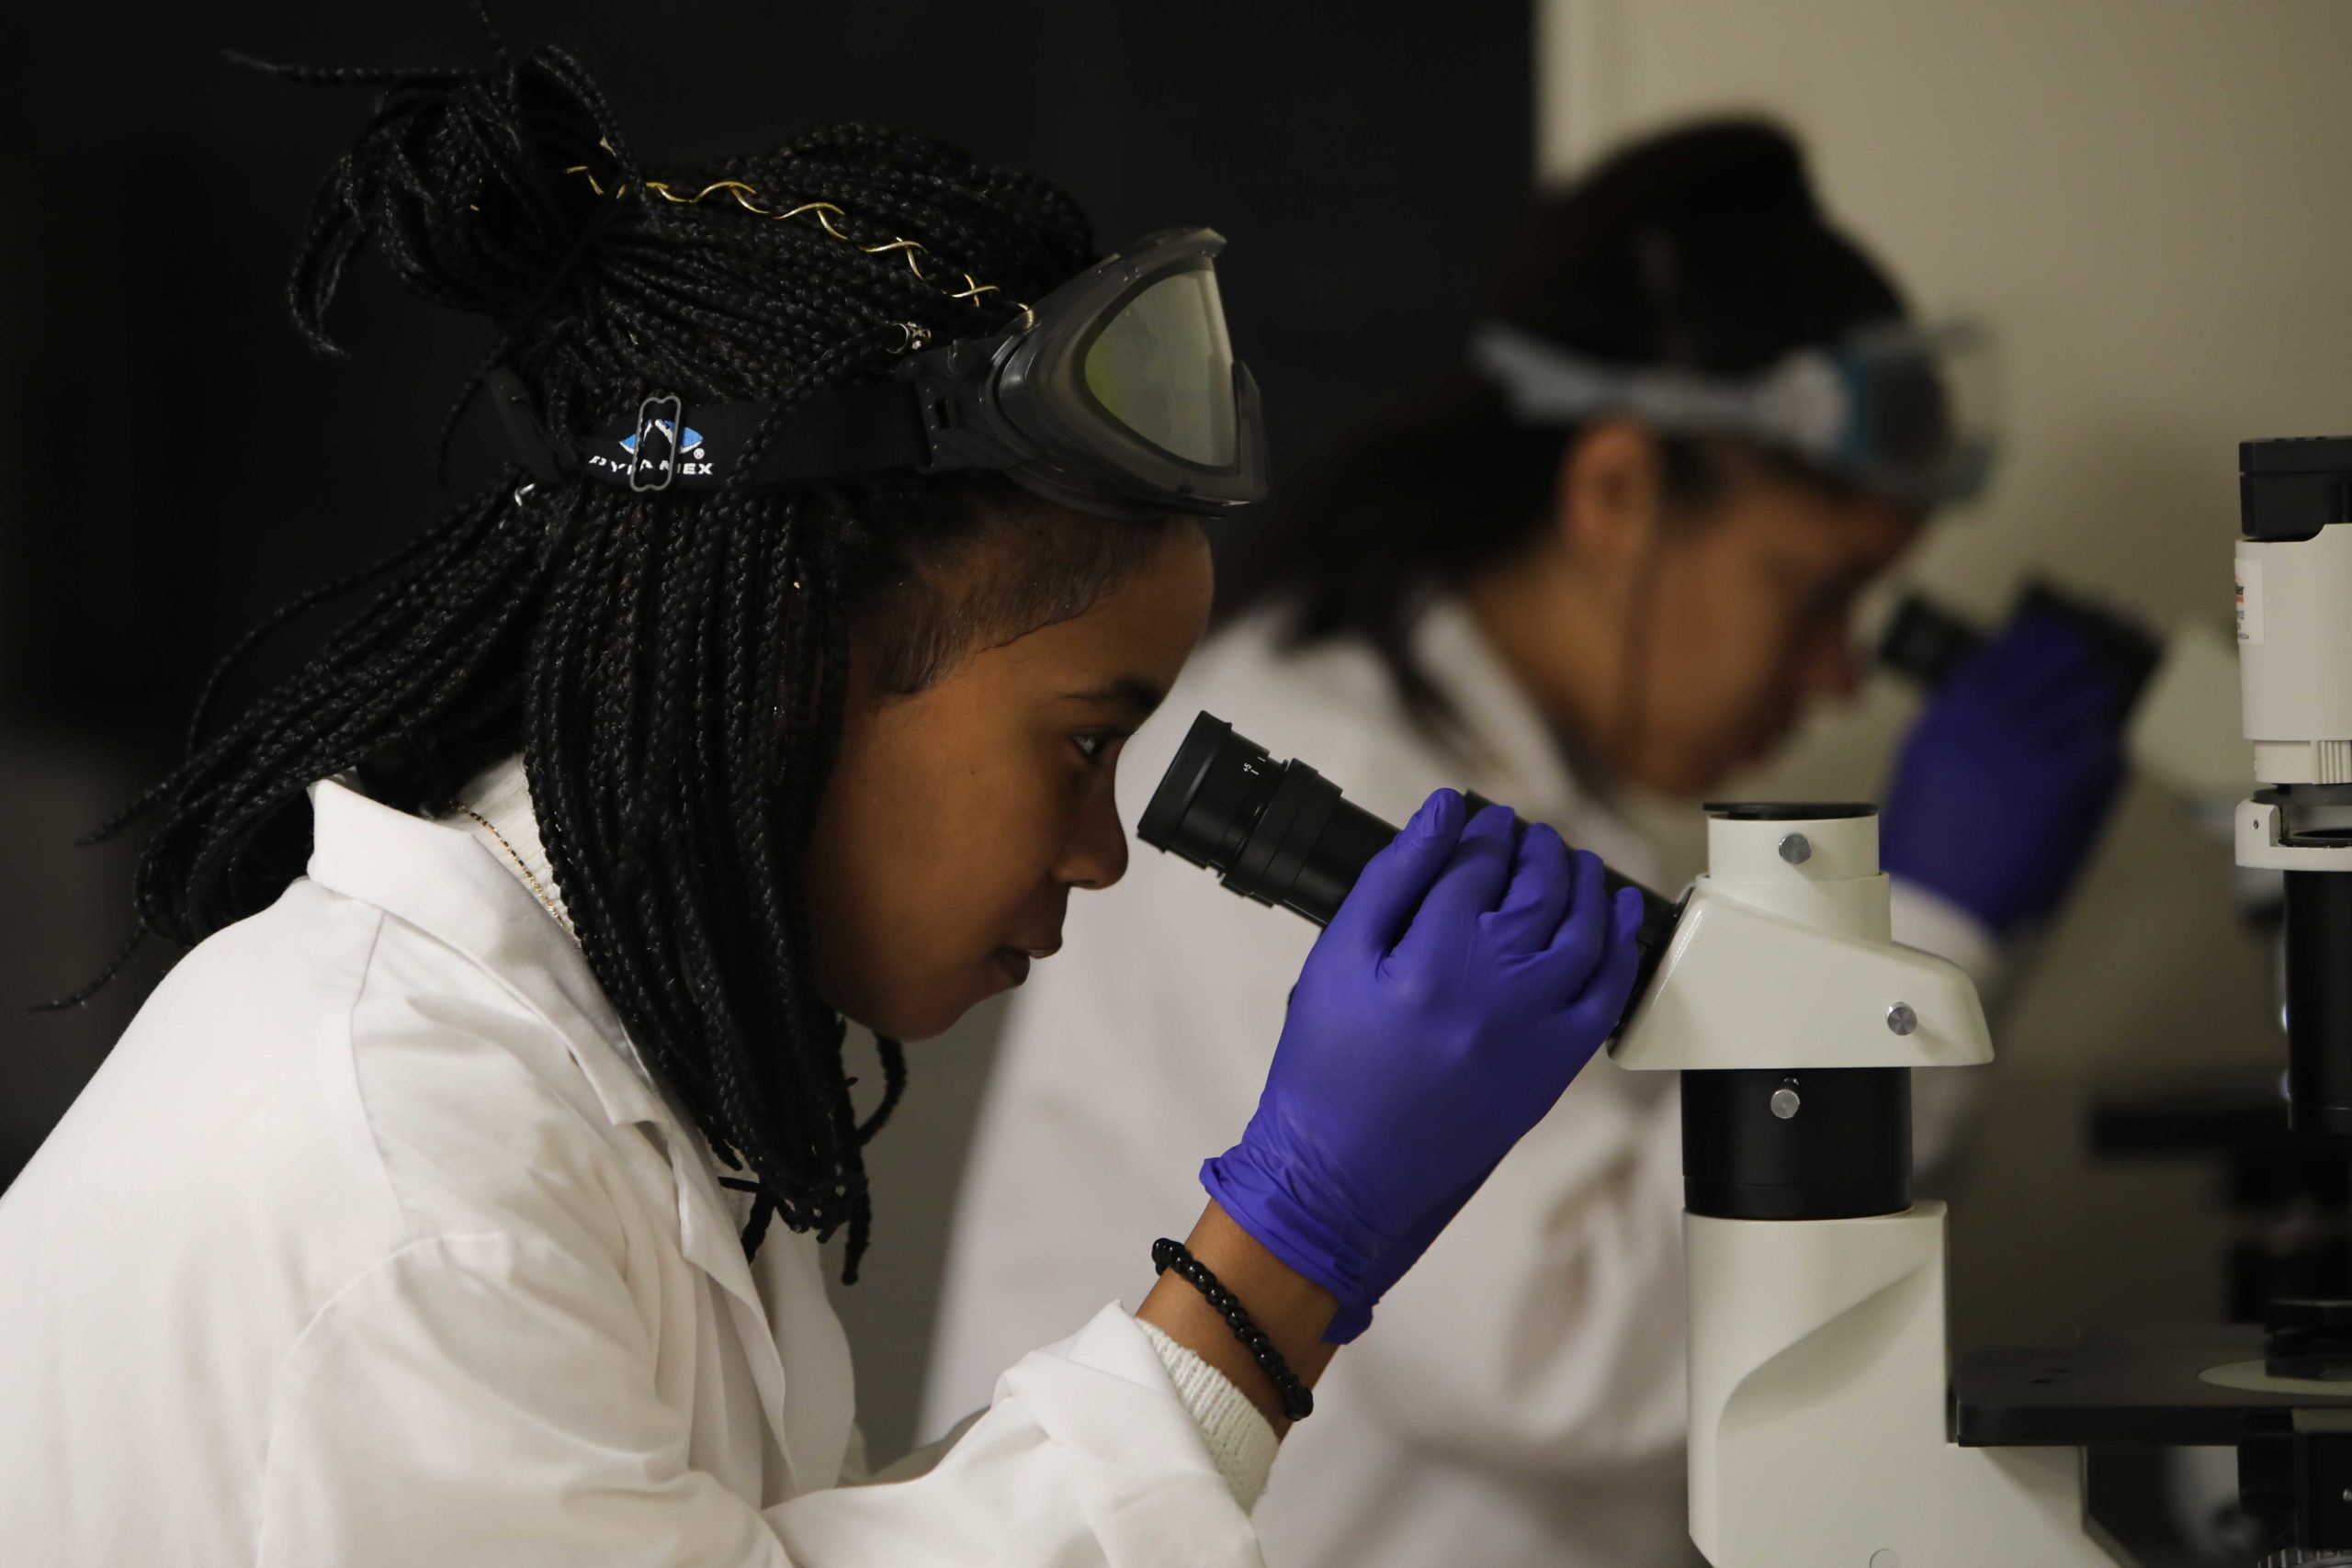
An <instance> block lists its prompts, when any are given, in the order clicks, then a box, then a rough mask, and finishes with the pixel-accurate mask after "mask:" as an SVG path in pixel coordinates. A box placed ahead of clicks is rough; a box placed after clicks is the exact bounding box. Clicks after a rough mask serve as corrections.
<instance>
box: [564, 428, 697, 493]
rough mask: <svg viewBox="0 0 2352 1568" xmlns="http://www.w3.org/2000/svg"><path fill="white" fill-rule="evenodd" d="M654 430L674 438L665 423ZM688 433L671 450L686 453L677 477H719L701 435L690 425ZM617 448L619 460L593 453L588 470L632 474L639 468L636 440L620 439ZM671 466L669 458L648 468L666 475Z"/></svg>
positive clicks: (589, 458)
mask: <svg viewBox="0 0 2352 1568" xmlns="http://www.w3.org/2000/svg"><path fill="white" fill-rule="evenodd" d="M653 428H654V429H656V430H658V431H660V432H661V433H662V434H663V435H673V434H674V431H673V426H672V425H671V423H670V422H669V421H668V420H666V419H657V420H655V421H653ZM685 429H686V435H685V439H684V441H683V442H680V443H678V444H677V445H676V446H673V448H672V450H673V452H681V453H683V456H682V457H680V458H679V459H678V472H677V477H678V478H680V479H710V478H712V477H713V476H715V475H716V474H717V473H718V465H717V464H716V463H715V462H713V461H712V460H710V458H709V457H708V455H707V454H708V449H707V447H706V446H704V445H703V439H702V432H701V431H699V430H696V429H695V427H694V426H693V425H691V424H689V425H687V426H686V427H685ZM618 446H620V449H621V456H620V457H607V456H606V455H605V454H604V453H602V452H592V453H590V454H589V455H588V466H589V467H590V468H609V469H611V470H612V471H613V472H614V473H616V474H626V473H628V472H630V471H631V470H632V469H633V468H635V467H636V464H637V437H636V436H635V435H624V436H622V437H621V438H620V441H619V442H618ZM670 463H671V459H670V458H669V457H663V458H661V459H660V460H659V461H656V462H651V463H648V464H647V465H646V467H647V468H649V469H650V470H651V471H652V472H654V473H657V474H666V473H668V472H669V471H670Z"/></svg>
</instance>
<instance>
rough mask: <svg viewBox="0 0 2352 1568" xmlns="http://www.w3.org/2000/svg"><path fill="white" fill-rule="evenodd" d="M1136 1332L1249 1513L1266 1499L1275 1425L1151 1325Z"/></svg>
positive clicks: (1221, 1377)
mask: <svg viewBox="0 0 2352 1568" xmlns="http://www.w3.org/2000/svg"><path fill="white" fill-rule="evenodd" d="M1136 1327H1138V1328H1140V1329H1142V1330H1143V1335H1144V1337H1145V1338H1147V1339H1148V1340H1150V1341H1151V1348H1153V1349H1154V1350H1157V1351H1159V1360H1160V1364H1161V1365H1162V1366H1164V1367H1166V1368H1167V1369H1168V1381H1169V1382H1172V1383H1174V1384H1175V1385H1176V1397H1177V1398H1179V1399H1181V1400H1182V1401H1183V1402H1184V1408H1185V1409H1186V1410H1188V1411H1190V1412H1191V1413H1192V1416H1193V1421H1194V1423H1195V1424H1197V1425H1198V1426H1199V1427H1200V1428H1201V1439H1202V1440H1203V1441H1204V1442H1205V1443H1207V1444H1208V1448H1209V1458H1210V1459H1211V1460H1213V1461H1216V1472H1217V1473H1218V1474H1219V1475H1221V1476H1223V1477H1224V1478H1225V1484H1226V1487H1227V1490H1229V1491H1230V1492H1232V1494H1233V1500H1234V1501H1235V1502H1236V1503H1238V1504H1239V1505H1240V1506H1241V1511H1242V1512H1243V1513H1245V1514H1246V1513H1248V1512H1249V1511H1250V1509H1252V1508H1254V1507H1256V1506H1258V1499H1259V1498H1260V1497H1261V1496H1263V1495H1265V1492H1266V1478H1267V1476H1268V1475H1269V1474H1271V1473H1272V1471H1273V1468H1274V1453H1275V1451H1276V1450H1277V1449H1279V1448H1280V1446H1281V1439H1280V1438H1276V1437H1275V1436H1274V1427H1273V1423H1272V1422H1271V1421H1268V1420H1267V1419H1266V1417H1265V1416H1264V1415H1263V1414H1262V1413H1261V1412H1260V1410H1259V1409H1258V1407H1257V1406H1256V1405H1254V1404H1250V1396H1249V1395H1247V1394H1245V1393H1242V1392H1241V1391H1240V1390H1239V1389H1238V1388H1237V1387H1235V1386H1234V1382H1233V1380H1232V1379H1231V1378H1228V1377H1227V1376H1226V1375H1225V1374H1224V1373H1223V1372H1221V1371H1217V1370H1216V1368H1215V1367H1212V1366H1210V1365H1209V1364H1208V1363H1207V1362H1206V1361H1204V1360H1203V1359H1201V1358H1200V1357H1198V1356H1196V1355H1194V1354H1193V1352H1192V1351H1190V1350H1188V1349H1186V1348H1184V1347H1183V1346H1182V1345H1179V1344H1178V1343H1176V1341H1175V1340H1173V1339H1171V1338H1170V1337H1168V1336H1167V1335H1166V1334H1164V1333H1162V1332H1161V1331H1160V1330H1159V1329H1158V1328H1155V1327H1154V1326H1152V1325H1150V1324H1148V1323H1145V1322H1143V1321H1142V1320H1141V1319H1137V1320H1136Z"/></svg>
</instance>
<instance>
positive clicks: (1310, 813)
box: [1136, 713, 1678, 996]
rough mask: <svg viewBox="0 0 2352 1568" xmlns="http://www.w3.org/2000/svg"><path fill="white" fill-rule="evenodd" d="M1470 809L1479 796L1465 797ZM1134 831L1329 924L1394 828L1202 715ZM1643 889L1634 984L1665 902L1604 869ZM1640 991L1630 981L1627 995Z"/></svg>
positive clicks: (1663, 925) (1670, 915) (1646, 965)
mask: <svg viewBox="0 0 2352 1568" xmlns="http://www.w3.org/2000/svg"><path fill="white" fill-rule="evenodd" d="M1470 801H1471V804H1472V806H1473V807H1478V806H1483V805H1486V804H1488V803H1487V802H1485V801H1482V800H1480V799H1479V798H1478V797H1477V796H1476V795H1472V796H1470ZM1136 834H1137V835H1138V836H1139V837H1140V838H1141V839H1142V840H1143V841H1144V842H1145V843H1147V844H1149V845H1150V846H1151V847H1152V848H1154V849H1156V850H1165V851H1167V852H1170V853H1171V854H1175V855H1178V856H1181V857H1182V858H1183V859H1185V860H1188V861H1191V862H1192V863H1193V864H1194V865H1197V866H1202V867H1204V868H1206V869H1207V870H1210V871H1214V872H1216V874H1217V875H1218V878H1219V879H1220V880H1221V881H1223V883H1224V884H1225V886H1227V887H1229V888H1231V889H1232V890H1233V891H1234V892H1236V893H1238V894H1240V895H1242V896H1243V897H1248V898H1254V899H1256V900H1257V901H1258V902H1259V903H1261V904H1274V905H1279V906H1281V907H1282V908H1286V909H1291V910H1294V911H1295V912H1296V913H1298V914H1301V915H1304V916H1306V918H1307V919H1310V920H1313V921H1314V922H1315V923H1316V924H1317V925H1318V926H1320V925H1329V924H1330V922H1331V917H1332V916H1333V915H1334V914H1336V913H1338V912H1339V908H1340V902H1341V900H1343V899H1345V898H1346V897H1347V896H1348V890H1349V889H1350V888H1351V887H1353V886H1355V885H1356V878H1357V877H1358V876H1359V875H1361V874H1363V868H1364V866H1365V864H1366V863H1368V862H1369V861H1371V859H1372V857H1373V856H1374V855H1376V854H1378V853H1379V852H1381V850H1382V849H1383V848H1384V847H1385V845H1386V844H1387V843H1388V841H1389V840H1392V839H1394V838H1395V837H1396V836H1397V829H1396V828H1395V827H1394V826H1393V825H1392V824H1390V823H1388V822H1385V821H1383V820H1382V819H1381V818H1377V817H1374V815H1373V814H1372V813H1371V812H1369V811H1366V810H1365V809H1363V807H1360V806H1356V805H1353V804H1351V803H1350V802H1349V801H1347V800H1345V799H1343V798H1342V797H1341V795H1340V786H1339V785H1337V784H1333V783H1331V782H1330V781H1329V779H1326V778H1325V777H1324V776H1323V775H1322V774H1320V773H1317V772H1316V771H1315V770H1314V769H1313V768H1310V767H1308V766H1307V765H1306V763H1304V762H1301V761H1287V762H1283V761H1275V760H1274V759H1273V758H1272V757H1271V756H1269V755H1268V754H1267V751H1266V749H1265V748H1264V747H1263V746H1261V745H1259V744H1258V743H1257V742H1255V741H1253V740H1251V739H1248V738H1247V737H1246V736H1242V735H1238V734H1236V733H1235V732H1234V728H1233V727H1232V726H1231V725H1229V724H1227V723H1226V722H1225V721H1224V720H1223V719H1221V718H1217V717H1216V716H1214V715H1211V714H1205V713H1204V714H1203V715H1201V716H1199V717H1198V718H1196V719H1194V720H1193V728H1192V732H1191V733H1190V734H1188V735H1186V736H1185V737H1184V743H1183V744H1182V746H1180V747H1178V748H1177V749H1176V759H1175V761H1172V762H1170V763H1169V765H1168V772H1167V773H1165V774H1164V775H1163V776H1162V777H1161V779H1160V781H1159V788H1158V789H1156V790H1154V791H1153V792H1152V796H1151V801H1150V803H1149V804H1148V805H1147V806H1146V807H1144V811H1143V819H1142V820H1141V821H1140V822H1138V823H1137V824H1136ZM1604 880H1605V881H1606V883H1607V885H1608V886H1609V890H1610V892H1611V894H1612V895H1613V894H1614V893H1615V892H1616V891H1617V889H1619V888H1621V887H1633V888H1637V889H1639V891H1640V893H1641V895H1642V906H1643V915H1642V930H1641V934H1640V936H1639V937H1638V938H1637V939H1636V940H1637V941H1638V942H1639V943H1640V945H1641V948H1642V968H1641V976H1642V985H1643V986H1646V985H1647V983H1648V979H1649V975H1650V971H1651V970H1652V969H1653V968H1654V967H1655V966H1656V964H1657V960H1658V959H1659V958H1660V957H1662V956H1663V955H1664V954H1665V952H1666V943H1667V940H1668V938H1669V937H1670V936H1672V935H1673V933H1674V918H1675V915H1676V913H1677V912H1678V911H1677V908H1676V906H1675V905H1674V903H1673V902H1672V901H1671V900H1669V899H1667V898H1665V897H1660V896H1659V895H1658V894H1657V893H1654V892H1652V891H1651V890H1650V889H1648V888H1646V887H1643V886H1641V884H1639V883H1637V882H1634V881H1632V880H1630V879H1629V878H1626V877H1623V876H1620V875H1618V874H1616V873H1615V872H1614V871H1611V872H1608V873H1607V874H1606V875H1605V877H1604ZM1639 994H1640V989H1639V988H1638V987H1637V988H1636V991H1635V995H1636V996H1638V995H1639Z"/></svg>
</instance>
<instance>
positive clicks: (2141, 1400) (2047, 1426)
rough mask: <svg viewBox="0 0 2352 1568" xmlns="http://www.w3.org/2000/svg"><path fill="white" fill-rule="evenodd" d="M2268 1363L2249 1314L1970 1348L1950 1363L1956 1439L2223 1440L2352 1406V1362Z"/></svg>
mask: <svg viewBox="0 0 2352 1568" xmlns="http://www.w3.org/2000/svg"><path fill="white" fill-rule="evenodd" d="M2262 1365H2263V1331H2262V1327H2261V1325H2259V1324H2251V1323H2246V1324H2214V1325H2196V1326H2190V1327H2183V1328H2172V1329H2143V1330H2137V1331H2134V1332H2131V1333H2118V1332H2113V1331H2109V1330H2102V1329H2090V1330H2086V1331H2085V1332H2084V1334H2083V1336H2082V1338H2081V1339H2080V1341H2079V1342H2078V1343H2076V1344H2075V1345H2073V1346H2071V1347H2068V1348H2064V1349H2056V1350H1972V1351H1968V1352H1965V1353H1963V1354H1962V1355H1961V1356H1960V1357H1959V1358H1958V1359H1957V1361H1956V1363H1955V1365H1954V1366H1953V1368H1952V1375H1951V1438H1952V1440H1953V1441H1954V1442H1956V1443H1959V1444H1961V1445H1962V1446H1963V1447H1966V1448H2037V1447H2053V1446H2054V1447H2063V1448H2078V1447H2082V1446H2085V1445H2087V1444H2092V1443H2160V1444H2166V1445H2175V1446H2186V1447H2215V1448H2227V1447H2229V1446H2231V1445H2233V1444H2234V1443H2236V1442H2237V1440H2238V1439H2239V1438H2240V1437H2241V1436H2243V1435H2244V1433H2245V1427H2246V1425H2247V1423H2248V1422H2249V1421H2252V1420H2254V1419H2255V1418H2256V1417H2259V1416H2273V1417H2276V1416H2281V1415H2285V1414H2287V1413H2289V1412H2291V1411H2296V1410H2342V1411H2352V1360H2347V1361H2346V1362H2345V1363H2344V1364H2343V1365H2342V1369H2341V1371H2340V1373H2339V1374H2338V1375H2339V1376H2340V1377H2341V1378H2342V1380H2343V1381H2342V1382H2335V1381H2333V1380H2330V1381H2327V1382H2321V1381H2317V1380H2310V1381H2304V1380H2292V1381H2286V1380H2271V1379H2267V1378H2265V1377H2263V1376H2262V1375H2261V1372H2262ZM2217 1380H2218V1381H2217ZM2249 1384H2267V1386H2247V1385H2249ZM2337 1390H2340V1391H2341V1392H2335V1391H2337Z"/></svg>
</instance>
